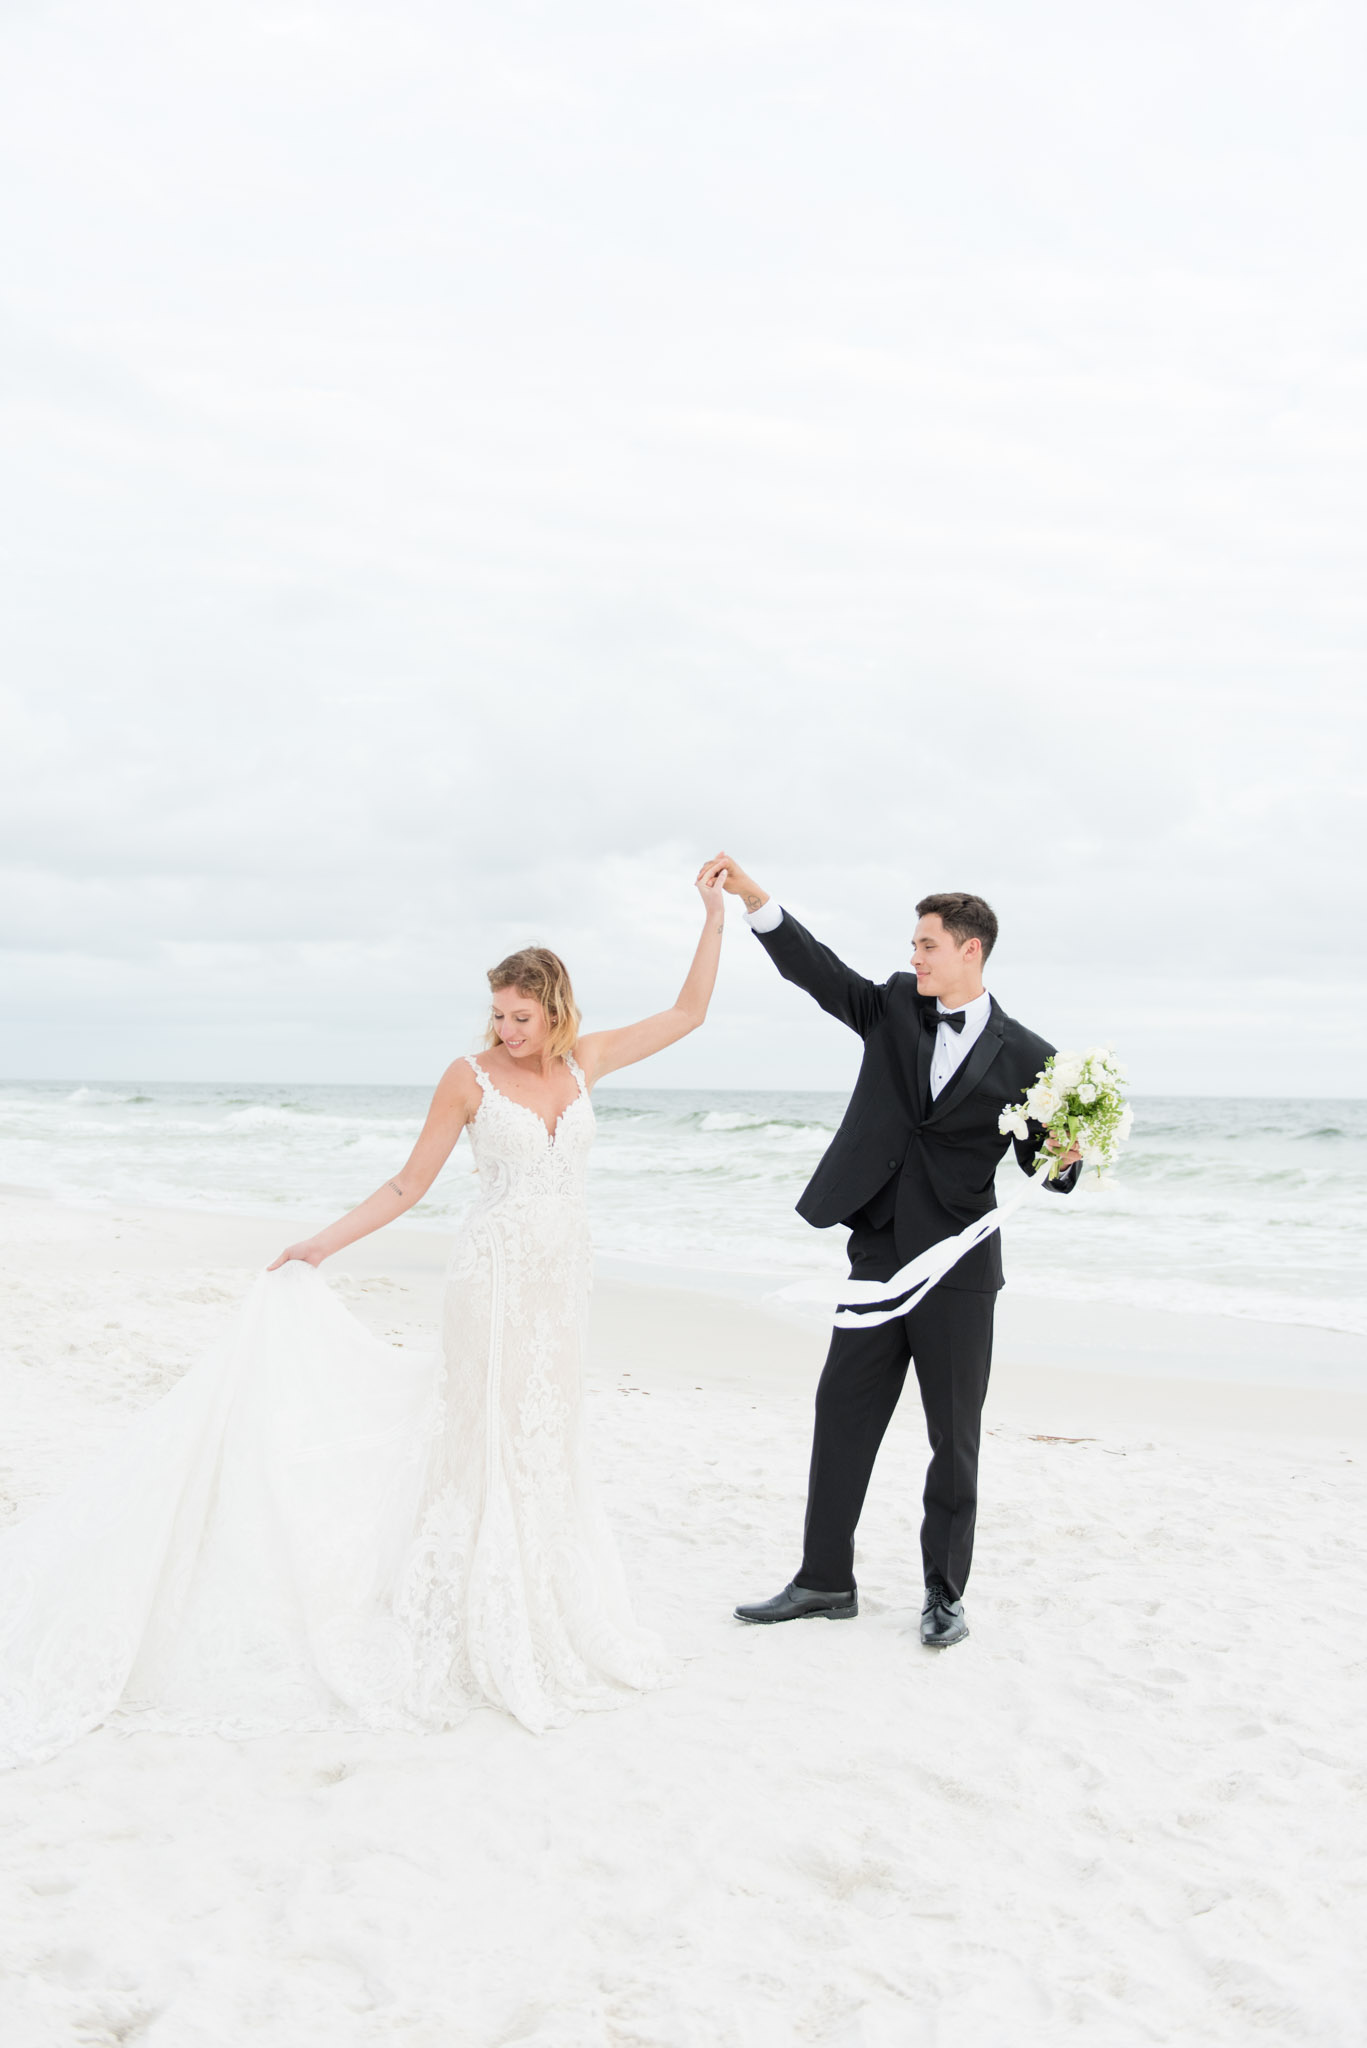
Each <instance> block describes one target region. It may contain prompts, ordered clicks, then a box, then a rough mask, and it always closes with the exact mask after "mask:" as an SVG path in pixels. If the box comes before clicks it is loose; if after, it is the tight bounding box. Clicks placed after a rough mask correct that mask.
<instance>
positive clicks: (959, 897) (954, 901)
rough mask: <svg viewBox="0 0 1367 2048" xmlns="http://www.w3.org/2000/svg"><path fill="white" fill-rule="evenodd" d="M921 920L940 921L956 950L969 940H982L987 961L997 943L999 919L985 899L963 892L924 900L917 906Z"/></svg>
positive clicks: (945, 893) (917, 912) (929, 897)
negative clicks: (937, 919) (926, 918)
mask: <svg viewBox="0 0 1367 2048" xmlns="http://www.w3.org/2000/svg"><path fill="white" fill-rule="evenodd" d="M916 915H917V916H918V917H938V918H939V920H940V922H941V924H942V925H943V926H944V928H945V930H946V931H947V932H948V933H949V936H950V937H951V939H953V941H954V943H955V945H956V946H962V945H966V944H967V942H968V940H969V939H981V940H982V943H983V959H984V960H985V959H986V958H987V956H988V954H989V953H990V952H991V951H992V948H993V947H994V946H995V945H996V943H997V916H996V912H995V911H994V910H993V908H992V905H991V904H990V903H984V902H983V899H982V897H981V896H969V895H967V894H966V893H965V892H964V890H962V889H947V890H946V891H945V892H944V894H943V895H942V896H923V897H922V898H921V900H920V902H919V903H918V904H917V906H916Z"/></svg>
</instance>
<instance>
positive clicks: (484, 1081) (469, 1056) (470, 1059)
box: [461, 1052, 494, 1095]
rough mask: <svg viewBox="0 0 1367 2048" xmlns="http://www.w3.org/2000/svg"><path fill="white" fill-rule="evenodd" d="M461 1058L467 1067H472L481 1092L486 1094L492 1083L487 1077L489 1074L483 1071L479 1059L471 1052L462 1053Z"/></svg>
mask: <svg viewBox="0 0 1367 2048" xmlns="http://www.w3.org/2000/svg"><path fill="white" fill-rule="evenodd" d="M461 1058H462V1059H463V1060H464V1061H465V1064H466V1066H467V1067H473V1068H474V1070H475V1078H476V1080H477V1081H478V1082H479V1085H480V1089H481V1091H482V1093H483V1094H485V1095H487V1094H488V1093H489V1090H490V1089H491V1088H492V1087H493V1085H494V1084H493V1082H492V1081H491V1080H490V1079H489V1076H488V1075H487V1074H486V1073H485V1071H484V1069H483V1067H482V1066H481V1065H480V1063H479V1061H478V1060H477V1059H476V1058H475V1056H474V1054H473V1053H472V1052H467V1053H462V1054H461Z"/></svg>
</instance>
